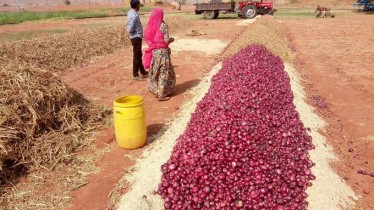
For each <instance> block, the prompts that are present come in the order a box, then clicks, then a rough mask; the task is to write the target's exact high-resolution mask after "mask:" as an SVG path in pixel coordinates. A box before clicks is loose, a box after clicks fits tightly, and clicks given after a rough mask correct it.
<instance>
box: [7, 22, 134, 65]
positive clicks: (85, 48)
mask: <svg viewBox="0 0 374 210" xmlns="http://www.w3.org/2000/svg"><path fill="white" fill-rule="evenodd" d="M129 43H130V42H129V38H128V36H127V35H126V34H125V30H124V26H108V27H101V28H95V29H82V30H78V31H73V32H70V33H64V34H59V35H54V36H48V37H41V38H37V39H34V40H24V41H19V42H13V43H7V44H4V45H2V46H0V57H1V58H3V59H7V60H13V61H17V62H21V63H27V64H30V65H34V66H36V67H38V68H41V69H46V70H48V71H60V70H65V69H68V68H70V67H73V66H75V65H77V64H81V63H84V62H87V60H88V59H90V58H92V57H93V56H99V55H103V54H106V53H112V52H114V51H115V50H117V49H119V48H121V47H124V46H126V45H128V44H129Z"/></svg>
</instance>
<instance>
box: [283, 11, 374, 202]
mask: <svg viewBox="0 0 374 210" xmlns="http://www.w3.org/2000/svg"><path fill="white" fill-rule="evenodd" d="M284 25H285V26H286V27H287V30H288V32H289V39H290V42H291V45H292V47H293V50H294V51H295V53H296V56H297V60H296V67H297V70H298V72H299V73H300V74H301V75H302V77H303V80H304V85H305V86H306V87H307V91H308V96H309V101H310V103H311V104H312V105H313V106H314V107H317V108H318V111H319V114H320V115H321V116H322V117H323V118H324V119H325V120H326V121H327V122H328V126H327V128H326V130H325V131H322V134H323V135H324V136H326V137H327V139H328V143H329V144H331V145H333V147H334V152H335V153H336V154H337V156H338V159H339V160H338V161H336V162H333V166H334V168H335V169H336V171H337V172H338V174H339V175H340V176H341V177H342V178H343V179H345V180H346V181H347V182H348V183H349V184H350V186H351V187H352V188H353V189H354V191H355V192H356V193H357V194H359V195H360V196H361V199H360V200H359V202H358V205H357V207H356V209H374V178H373V177H370V176H367V175H361V174H358V173H357V171H358V170H365V171H368V172H370V173H373V169H374V153H373V151H374V129H373V124H374V107H373V105H374V83H373V81H374V74H373V65H372V63H371V62H370V61H371V60H373V56H374V48H373V46H374V37H373V34H374V16H370V15H363V14H357V15H355V16H350V17H349V18H348V17H347V18H344V17H337V18H336V19H308V20H303V21H296V20H287V21H285V22H284ZM364 191H368V193H369V194H366V193H364Z"/></svg>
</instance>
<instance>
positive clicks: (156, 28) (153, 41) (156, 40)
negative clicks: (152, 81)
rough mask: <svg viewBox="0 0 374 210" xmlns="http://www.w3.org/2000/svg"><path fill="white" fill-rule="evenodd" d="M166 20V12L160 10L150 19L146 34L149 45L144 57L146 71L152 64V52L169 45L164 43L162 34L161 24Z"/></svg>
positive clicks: (154, 11)
mask: <svg viewBox="0 0 374 210" xmlns="http://www.w3.org/2000/svg"><path fill="white" fill-rule="evenodd" d="M163 20H164V12H163V11H162V9H160V8H157V7H156V8H154V9H153V11H152V14H151V16H150V17H149V20H148V24H147V28H146V29H145V32H144V40H145V42H146V43H147V45H148V48H147V49H146V50H145V54H144V57H143V65H144V68H145V69H149V67H150V66H151V62H152V51H153V50H155V49H160V48H167V47H168V46H169V44H168V43H165V41H164V34H163V33H162V32H161V29H160V27H161V23H162V21H163Z"/></svg>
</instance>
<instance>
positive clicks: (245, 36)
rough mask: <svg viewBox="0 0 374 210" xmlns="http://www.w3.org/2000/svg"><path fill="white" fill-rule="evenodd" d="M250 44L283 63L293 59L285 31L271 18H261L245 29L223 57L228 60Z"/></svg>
mask: <svg viewBox="0 0 374 210" xmlns="http://www.w3.org/2000/svg"><path fill="white" fill-rule="evenodd" d="M251 44H260V45H263V46H264V47H266V48H267V49H268V50H269V51H270V52H272V53H273V54H274V55H277V56H279V57H280V58H281V59H282V60H283V61H285V62H290V61H292V59H293V55H292V52H291V50H290V49H289V47H288V42H287V39H286V34H285V31H284V29H283V28H282V25H281V23H279V22H277V21H276V20H275V19H274V18H273V17H270V16H263V17H261V18H260V19H259V20H257V21H255V22H254V23H253V24H251V25H250V26H249V27H247V29H245V30H244V31H243V33H241V34H240V35H239V36H238V37H236V38H235V39H234V41H233V42H232V43H231V44H230V45H229V47H228V48H227V49H226V51H225V53H224V57H225V58H228V57H230V56H232V55H234V54H235V53H237V52H238V51H240V50H241V49H242V48H244V47H246V46H248V45H251Z"/></svg>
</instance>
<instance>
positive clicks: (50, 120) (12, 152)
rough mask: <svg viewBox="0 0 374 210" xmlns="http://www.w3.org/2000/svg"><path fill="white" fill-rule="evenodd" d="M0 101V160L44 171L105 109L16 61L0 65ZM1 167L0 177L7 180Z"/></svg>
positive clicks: (74, 146)
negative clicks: (39, 168) (33, 166)
mask: <svg viewBox="0 0 374 210" xmlns="http://www.w3.org/2000/svg"><path fill="white" fill-rule="evenodd" d="M0 105H1V109H0V160H1V162H2V161H8V162H9V161H11V162H13V163H15V164H22V165H36V166H40V167H43V168H46V169H48V170H53V168H54V167H55V166H56V164H57V163H59V162H61V161H65V160H68V159H69V158H70V154H71V153H72V152H73V151H75V150H76V149H78V148H80V146H81V145H82V144H83V143H82V140H83V139H84V138H83V137H82V136H84V135H85V134H86V133H88V132H90V131H92V130H93V129H95V128H97V126H99V125H102V123H103V119H104V117H105V115H107V114H108V112H107V111H106V110H101V109H99V108H97V107H95V106H94V105H92V104H91V103H90V102H89V101H88V100H87V99H85V98H84V97H83V96H82V95H81V94H79V93H78V92H76V91H74V90H73V89H71V88H69V87H68V86H67V85H66V84H64V83H63V82H62V81H60V80H59V79H58V78H56V77H55V76H53V75H52V74H51V73H50V72H48V71H45V70H42V69H39V68H36V67H31V66H29V65H22V64H19V63H17V64H12V63H9V64H8V65H6V66H3V67H1V69H0ZM75 132H79V133H78V134H75V135H71V134H73V133H75ZM12 167H14V166H12ZM7 170H8V169H4V170H3V171H2V172H3V173H0V178H2V181H3V182H4V181H5V182H12V179H11V178H12V177H11V176H10V177H9V176H8V175H7V174H4V173H5V172H6V171H7Z"/></svg>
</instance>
